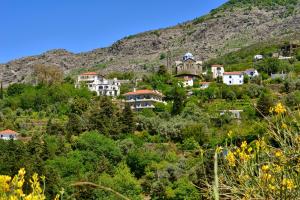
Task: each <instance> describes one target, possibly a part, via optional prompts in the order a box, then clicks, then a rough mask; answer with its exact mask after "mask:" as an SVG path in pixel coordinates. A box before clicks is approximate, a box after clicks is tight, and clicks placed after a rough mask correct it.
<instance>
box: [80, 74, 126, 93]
mask: <svg viewBox="0 0 300 200" xmlns="http://www.w3.org/2000/svg"><path fill="white" fill-rule="evenodd" d="M82 83H83V84H86V86H87V87H88V89H89V90H90V91H94V92H96V93H97V95H98V96H99V95H103V96H111V97H116V96H119V95H120V87H121V82H120V81H119V80H118V79H116V78H115V79H111V80H110V79H105V78H104V77H103V76H100V75H98V74H97V73H96V72H87V73H83V74H80V75H79V76H78V80H77V83H76V87H80V85H81V84H82Z"/></svg>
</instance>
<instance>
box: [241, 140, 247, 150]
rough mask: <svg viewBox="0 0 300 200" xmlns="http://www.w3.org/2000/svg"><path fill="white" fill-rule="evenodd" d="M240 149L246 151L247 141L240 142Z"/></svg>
mask: <svg viewBox="0 0 300 200" xmlns="http://www.w3.org/2000/svg"><path fill="white" fill-rule="evenodd" d="M241 148H242V149H246V148H247V141H244V142H242V145H241Z"/></svg>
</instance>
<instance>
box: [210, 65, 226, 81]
mask: <svg viewBox="0 0 300 200" xmlns="http://www.w3.org/2000/svg"><path fill="white" fill-rule="evenodd" d="M211 72H212V74H213V78H214V79H216V78H218V77H223V74H224V72H225V70H224V67H223V65H212V66H211Z"/></svg>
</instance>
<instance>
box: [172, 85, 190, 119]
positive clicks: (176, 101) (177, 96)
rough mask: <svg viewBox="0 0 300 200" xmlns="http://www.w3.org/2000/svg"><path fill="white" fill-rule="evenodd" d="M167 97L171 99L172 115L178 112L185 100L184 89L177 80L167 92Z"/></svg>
mask: <svg viewBox="0 0 300 200" xmlns="http://www.w3.org/2000/svg"><path fill="white" fill-rule="evenodd" d="M168 99H170V100H172V101H173V107H172V111H171V114H172V115H178V114H180V113H181V111H182V110H183V108H184V105H185V100H186V91H185V89H184V88H183V87H182V86H181V85H180V84H179V83H178V82H175V83H174V85H173V88H172V89H171V91H170V92H169V94H168Z"/></svg>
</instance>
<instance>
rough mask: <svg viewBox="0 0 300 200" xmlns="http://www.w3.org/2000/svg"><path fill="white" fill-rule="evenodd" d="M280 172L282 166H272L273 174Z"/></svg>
mask: <svg viewBox="0 0 300 200" xmlns="http://www.w3.org/2000/svg"><path fill="white" fill-rule="evenodd" d="M282 170H283V167H282V166H280V165H276V164H275V165H274V166H273V171H274V172H276V173H280V172H282Z"/></svg>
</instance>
